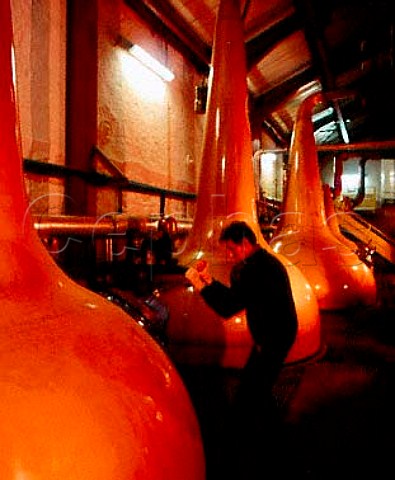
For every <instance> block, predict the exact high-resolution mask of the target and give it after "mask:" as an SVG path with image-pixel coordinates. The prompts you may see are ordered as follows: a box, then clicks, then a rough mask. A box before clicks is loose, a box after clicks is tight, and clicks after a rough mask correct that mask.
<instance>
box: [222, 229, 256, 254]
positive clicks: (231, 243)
mask: <svg viewBox="0 0 395 480" xmlns="http://www.w3.org/2000/svg"><path fill="white" fill-rule="evenodd" d="M219 241H220V242H225V244H226V249H227V251H228V252H229V254H230V256H231V257H232V259H233V260H234V261H235V262H241V261H243V260H244V259H245V258H246V257H249V256H250V255H251V254H252V253H254V251H255V250H256V248H257V245H258V244H257V238H256V235H255V233H254V232H253V230H252V229H251V228H250V227H249V226H248V225H247V223H245V222H242V221H234V222H232V223H230V224H229V225H227V226H226V227H225V228H224V229H223V230H222V232H221V235H220V237H219Z"/></svg>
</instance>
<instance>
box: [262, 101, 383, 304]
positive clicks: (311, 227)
mask: <svg viewBox="0 0 395 480" xmlns="http://www.w3.org/2000/svg"><path fill="white" fill-rule="evenodd" d="M321 101H322V96H321V94H314V95H311V96H310V97H308V98H307V99H306V100H305V101H304V102H303V103H302V104H301V105H300V107H299V111H298V114H297V118H296V122H295V127H294V132H293V136H292V142H291V149H290V155H289V174H288V180H287V191H286V194H285V198H284V202H283V208H282V214H281V221H280V224H279V228H278V230H277V233H276V236H275V237H274V238H273V240H272V241H271V243H270V244H271V246H272V247H273V249H274V250H275V251H276V252H279V253H281V254H283V255H284V256H286V257H287V258H288V259H289V261H290V262H292V263H293V264H295V265H297V266H298V268H300V270H301V271H302V272H303V273H304V274H305V276H306V278H308V280H309V282H310V284H311V285H312V286H313V289H314V292H315V294H316V296H317V299H318V303H319V306H320V308H321V309H324V310H337V309H344V308H348V307H351V306H355V305H358V304H362V305H372V304H374V303H375V301H376V283H375V279H374V276H373V271H372V269H371V268H370V267H368V266H367V265H366V264H365V263H364V262H363V261H362V260H361V259H360V258H359V257H358V255H357V254H356V253H355V251H354V250H355V249H353V248H350V246H349V245H346V243H347V242H344V241H343V240H339V238H338V237H337V236H335V235H334V234H333V231H332V230H331V229H330V228H329V226H328V222H327V215H326V212H325V206H324V197H323V190H322V184H321V179H320V173H319V168H318V157H317V149H316V145H315V139H314V131H313V124H312V119H311V115H312V111H313V108H314V107H315V106H316V105H317V104H318V103H320V102H321Z"/></svg>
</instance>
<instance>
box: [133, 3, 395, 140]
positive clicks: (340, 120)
mask: <svg viewBox="0 0 395 480" xmlns="http://www.w3.org/2000/svg"><path fill="white" fill-rule="evenodd" d="M125 3H126V4H127V5H128V6H129V7H130V8H133V9H134V10H135V11H136V12H137V13H138V14H139V15H141V16H142V17H143V18H144V19H145V20H146V21H147V22H149V23H150V25H153V26H154V27H155V28H156V29H158V30H159V31H160V32H161V34H162V35H163V36H164V37H165V38H166V39H167V40H168V41H169V42H171V43H172V44H173V46H174V47H175V48H177V49H178V50H180V51H181V52H182V53H183V55H185V56H187V57H188V58H189V60H190V61H191V62H193V64H194V65H195V66H196V68H197V70H198V71H199V72H201V73H202V75H205V74H207V72H208V69H209V64H210V59H211V46H212V42H213V33H214V27H215V21H216V13H217V9H218V4H219V0H145V1H144V2H142V1H141V0H125ZM240 8H241V16H242V19H243V22H244V27H245V43H246V56H247V65H248V72H249V73H248V79H247V82H248V87H249V92H250V111H251V115H253V118H254V122H258V124H259V125H260V127H261V128H263V129H265V131H267V132H268V133H269V135H270V136H271V137H272V138H273V140H274V141H275V143H276V145H277V146H279V147H287V146H289V142H290V137H291V133H292V128H293V124H294V120H295V114H296V110H297V107H298V105H299V103H300V101H302V100H303V99H304V98H305V97H306V96H307V95H309V94H311V93H313V92H314V91H317V90H322V91H323V92H324V93H326V92H332V93H335V96H334V97H331V99H329V97H328V103H327V105H325V108H323V109H322V111H321V112H317V115H315V117H314V118H315V131H316V138H317V143H318V144H322V145H324V144H339V143H340V144H341V143H348V142H350V143H357V142H381V141H393V140H395V38H394V37H395V2H394V0H326V2H324V1H323V0H240Z"/></svg>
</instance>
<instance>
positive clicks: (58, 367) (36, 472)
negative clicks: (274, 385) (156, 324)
mask: <svg viewBox="0 0 395 480" xmlns="http://www.w3.org/2000/svg"><path fill="white" fill-rule="evenodd" d="M11 43H12V21H11V10H10V4H9V1H8V0H1V1H0V69H1V72H0V112H1V114H0V131H1V135H0V163H1V173H2V174H1V177H0V226H1V228H0V292H1V293H0V295H1V311H0V324H1V327H2V328H1V331H0V351H1V357H0V372H1V376H0V425H1V435H0V472H1V474H0V476H1V478H2V479H4V480H5V479H20V480H22V479H26V480H27V479H29V480H33V479H34V480H49V479H57V480H70V479H73V480H115V479H117V480H131V479H137V478H142V479H145V480H164V479H169V478H174V479H187V478H188V479H190V478H193V479H194V480H203V479H204V478H205V464H204V456H203V449H202V443H201V438H200V430H199V425H198V422H197V419H196V416H195V413H194V411H193V408H192V404H191V402H190V400H189V396H188V395H187V392H186V390H185V387H184V385H183V384H182V382H181V379H180V377H179V376H178V374H177V372H176V371H175V369H174V367H173V365H172V363H171V362H170V361H169V359H168V358H167V356H166V355H165V354H164V352H163V351H162V350H161V349H160V347H159V345H158V344H157V343H156V342H155V341H154V340H153V339H152V338H151V337H150V336H149V335H148V334H147V333H146V332H145V331H144V330H143V329H142V328H141V327H140V326H139V325H138V324H137V322H136V323H134V322H133V321H131V318H130V316H129V315H127V314H126V313H124V312H122V310H121V309H120V308H118V307H116V306H114V305H113V304H111V303H110V302H108V301H107V300H105V299H104V298H102V297H100V296H99V295H95V294H93V293H92V292H90V291H89V290H86V289H84V288H82V287H80V286H79V285H77V284H76V283H75V282H73V281H72V280H71V279H70V278H69V277H67V276H66V275H65V274H64V273H63V272H62V270H61V269H60V268H59V267H58V266H57V265H56V264H55V263H54V262H53V260H52V258H51V257H50V255H49V254H48V252H47V251H46V250H45V247H44V246H43V245H42V243H41V241H40V240H39V238H38V236H37V234H36V232H35V231H34V228H33V225H32V221H31V218H30V215H29V211H28V205H27V201H26V199H25V192H24V188H23V187H24V186H23V173H22V159H21V158H20V153H19V148H18V147H19V145H18V143H17V140H16V132H15V130H16V129H15V126H16V114H15V104H14V92H13V83H12V75H11ZM16 53H17V52H16ZM16 60H17V61H18V55H16ZM25 220H26V221H25ZM163 465H166V468H165V469H164V468H163Z"/></svg>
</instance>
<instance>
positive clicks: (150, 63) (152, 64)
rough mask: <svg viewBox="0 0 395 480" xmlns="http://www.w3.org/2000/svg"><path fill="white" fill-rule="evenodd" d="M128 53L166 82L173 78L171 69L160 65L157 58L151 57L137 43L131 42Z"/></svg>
mask: <svg viewBox="0 0 395 480" xmlns="http://www.w3.org/2000/svg"><path fill="white" fill-rule="evenodd" d="M128 51H129V53H130V54H131V55H132V56H133V57H134V58H136V59H137V60H138V61H139V62H140V63H142V64H143V65H144V66H145V67H147V68H148V69H149V70H151V71H152V72H154V73H155V74H156V75H159V77H160V78H161V79H162V80H165V81H166V82H171V81H172V80H174V74H173V72H172V71H171V70H169V69H168V68H166V67H165V66H164V65H162V64H161V63H160V62H158V60H156V59H155V58H154V57H152V56H151V55H150V54H149V53H148V52H146V51H145V50H144V49H143V48H141V47H140V46H139V45H136V44H133V45H131V46H129V48H128Z"/></svg>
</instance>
